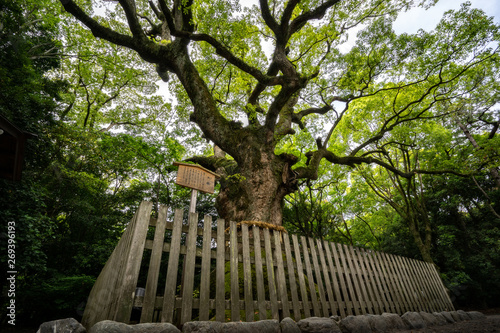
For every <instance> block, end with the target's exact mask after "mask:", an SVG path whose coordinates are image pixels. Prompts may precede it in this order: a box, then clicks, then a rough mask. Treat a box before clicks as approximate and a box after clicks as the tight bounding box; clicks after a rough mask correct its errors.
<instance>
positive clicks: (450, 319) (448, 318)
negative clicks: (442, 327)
mask: <svg viewBox="0 0 500 333" xmlns="http://www.w3.org/2000/svg"><path fill="white" fill-rule="evenodd" d="M441 314H442V315H443V317H444V319H446V322H447V323H448V324H453V323H454V322H455V319H454V318H453V316H452V315H451V313H449V312H447V311H443V312H441Z"/></svg>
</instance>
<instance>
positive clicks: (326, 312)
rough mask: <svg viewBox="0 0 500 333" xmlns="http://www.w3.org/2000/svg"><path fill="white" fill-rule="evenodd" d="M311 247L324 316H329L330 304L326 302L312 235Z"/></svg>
mask: <svg viewBox="0 0 500 333" xmlns="http://www.w3.org/2000/svg"><path fill="white" fill-rule="evenodd" d="M309 247H310V248H311V257H312V262H313V267H314V273H315V275H316V283H317V285H318V292H319V300H320V304H321V307H322V310H323V317H329V314H328V312H329V311H328V304H327V303H326V296H325V289H324V288H323V279H322V277H321V270H320V268H319V264H318V255H317V253H316V246H315V244H314V239H312V238H310V237H309Z"/></svg>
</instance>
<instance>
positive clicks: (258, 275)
mask: <svg viewBox="0 0 500 333" xmlns="http://www.w3.org/2000/svg"><path fill="white" fill-rule="evenodd" d="M252 231H253V241H254V252H255V282H256V285H257V303H258V309H259V320H264V319H266V318H267V314H266V312H267V310H266V294H265V290H264V273H263V270H262V248H261V247H260V228H259V227H257V226H254V227H253V228H252Z"/></svg>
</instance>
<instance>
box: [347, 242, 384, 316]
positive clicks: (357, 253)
mask: <svg viewBox="0 0 500 333" xmlns="http://www.w3.org/2000/svg"><path fill="white" fill-rule="evenodd" d="M353 255H354V257H355V258H356V261H357V263H358V265H357V266H358V272H359V281H360V283H361V286H362V287H363V289H364V292H365V296H366V299H367V301H368V306H367V307H368V313H372V314H373V313H378V314H381V312H380V309H379V306H378V303H377V300H376V298H375V296H374V295H373V291H372V288H371V280H372V279H371V277H370V276H369V275H368V274H367V269H366V266H365V264H366V259H365V257H364V256H363V252H362V251H361V249H360V248H356V249H353Z"/></svg>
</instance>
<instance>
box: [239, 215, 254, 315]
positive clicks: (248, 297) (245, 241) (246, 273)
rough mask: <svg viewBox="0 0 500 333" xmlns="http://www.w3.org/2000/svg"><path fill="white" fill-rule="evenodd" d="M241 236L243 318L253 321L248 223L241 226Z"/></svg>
mask: <svg viewBox="0 0 500 333" xmlns="http://www.w3.org/2000/svg"><path fill="white" fill-rule="evenodd" d="M241 238H242V245H243V278H244V282H243V283H244V292H245V320H246V321H254V315H253V313H254V310H253V296H252V267H251V266H250V239H249V235H248V225H247V224H243V225H242V226H241Z"/></svg>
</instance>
